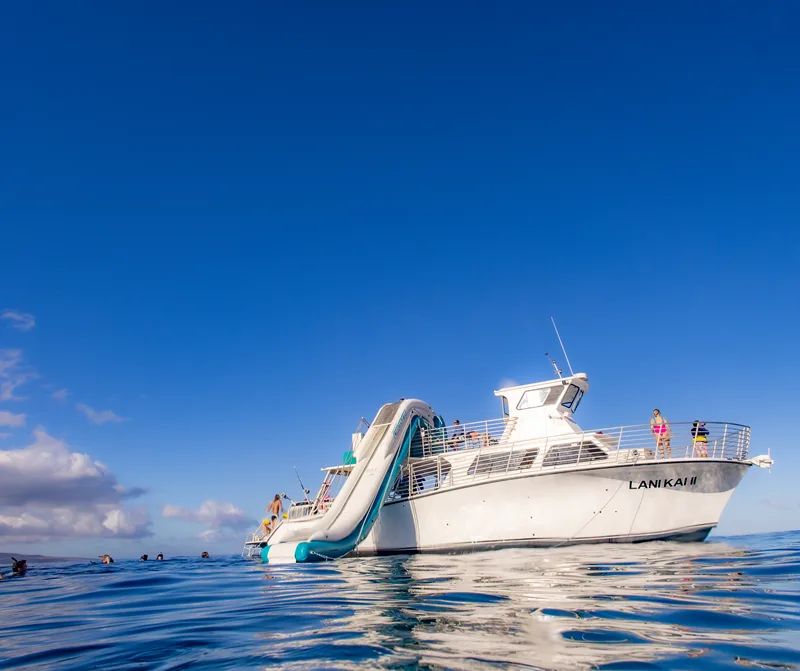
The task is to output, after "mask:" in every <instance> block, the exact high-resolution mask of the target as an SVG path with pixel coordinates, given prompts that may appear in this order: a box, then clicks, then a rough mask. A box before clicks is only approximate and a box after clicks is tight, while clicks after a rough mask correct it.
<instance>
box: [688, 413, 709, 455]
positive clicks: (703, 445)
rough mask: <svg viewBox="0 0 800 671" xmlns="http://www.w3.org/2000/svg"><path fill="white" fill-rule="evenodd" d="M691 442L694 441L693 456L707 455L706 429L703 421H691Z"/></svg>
mask: <svg viewBox="0 0 800 671" xmlns="http://www.w3.org/2000/svg"><path fill="white" fill-rule="evenodd" d="M689 433H691V434H692V442H693V443H694V456H696V457H707V456H708V429H707V428H706V423H705V422H698V421H695V422H692V429H691V431H690V432H689Z"/></svg>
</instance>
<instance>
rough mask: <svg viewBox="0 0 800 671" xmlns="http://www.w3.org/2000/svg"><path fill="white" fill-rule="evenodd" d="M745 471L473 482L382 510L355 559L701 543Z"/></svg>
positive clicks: (717, 465)
mask: <svg viewBox="0 0 800 671" xmlns="http://www.w3.org/2000/svg"><path fill="white" fill-rule="evenodd" d="M749 467H750V463H748V462H744V461H731V460H712V459H702V460H701V459H688V460H685V461H677V460H676V461H667V462H661V463H659V462H655V463H653V462H651V463H647V464H640V465H635V466H633V465H620V466H607V467H589V468H580V469H575V470H571V471H566V472H565V471H559V472H547V471H538V472H536V473H534V474H529V475H524V476H520V477H513V478H509V479H501V480H497V479H494V480H481V479H480V477H478V478H476V479H475V480H474V481H473V482H471V483H469V484H466V485H465V486H460V487H454V488H445V489H440V490H437V491H434V492H431V493H430V494H425V493H424V492H423V493H422V494H421V495H417V496H415V497H413V498H411V499H408V500H404V501H398V502H389V503H387V504H385V505H384V507H383V508H382V509H381V513H380V516H379V517H378V520H377V522H376V524H375V526H374V527H373V529H372V531H371V532H370V534H369V535H368V536H367V538H366V539H365V540H364V542H363V543H361V544H360V545H359V546H358V548H357V551H356V552H357V554H359V555H370V554H392V553H412V552H469V551H474V550H484V549H491V548H500V547H522V546H544V547H546V546H553V545H562V544H567V543H597V542H620V543H626V542H628V543H631V542H639V541H646V540H661V539H670V540H703V539H704V538H705V537H706V536H707V535H708V533H709V531H710V530H711V529H712V528H713V527H714V526H716V524H717V523H718V522H719V519H720V516H721V515H722V511H723V510H724V508H725V506H726V504H727V503H728V500H729V499H730V497H731V495H732V494H733V491H734V489H735V488H736V486H737V485H738V484H739V482H740V481H741V479H742V477H743V476H744V474H745V472H746V471H747V469H748V468H749Z"/></svg>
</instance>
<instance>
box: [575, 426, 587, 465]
mask: <svg viewBox="0 0 800 671" xmlns="http://www.w3.org/2000/svg"><path fill="white" fill-rule="evenodd" d="M585 436H586V432H585V431H584V432H583V433H582V434H581V442H580V445H578V461H576V462H575V465H576V466H577V465H578V464H580V463H581V452H582V451H583V439H584V437H585Z"/></svg>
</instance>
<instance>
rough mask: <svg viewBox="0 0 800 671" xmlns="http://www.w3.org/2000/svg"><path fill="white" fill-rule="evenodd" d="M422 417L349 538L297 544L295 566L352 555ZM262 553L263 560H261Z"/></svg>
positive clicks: (413, 424) (414, 422)
mask: <svg viewBox="0 0 800 671" xmlns="http://www.w3.org/2000/svg"><path fill="white" fill-rule="evenodd" d="M422 421H423V419H422V417H419V416H417V417H414V419H413V420H411V424H410V425H409V427H408V430H407V431H406V436H405V438H404V439H403V444H402V445H401V446H400V449H399V450H398V451H397V454H396V455H395V457H394V461H393V462H392V465H391V467H390V468H389V470H388V471H387V473H386V475H385V476H384V478H383V482H382V483H381V487H380V489H379V490H378V495H377V496H376V497H375V498H374V499H373V501H372V504H371V505H370V507H369V509H368V510H367V513H366V515H364V517H362V518H361V520H359V522H358V524H356V525H355V528H354V529H353V531H352V533H350V534H348V535H347V536H346V537H345V538H342V539H341V540H338V541H306V542H305V543H300V544H299V545H298V546H297V548H296V549H295V551H294V559H295V561H296V562H317V561H325V560H326V559H337V558H338V557H342V556H343V555H346V554H347V553H348V552H352V551H353V550H354V549H355V548H356V547H357V546H358V544H359V543H361V541H363V540H364V539H365V538H366V537H367V534H369V532H370V530H371V529H372V526H373V525H374V524H375V520H377V519H378V513H379V512H380V510H381V507H382V506H383V502H384V501H385V500H386V495H387V494H388V493H389V488H390V487H391V486H392V485H393V484H394V482H395V480H397V475H398V473H399V471H400V467H401V465H402V464H403V462H404V461H405V460H406V457H407V456H408V450H409V449H410V447H411V440H412V438H413V437H414V434H416V432H417V431H418V430H419V427H420V424H421V423H422ZM263 556H264V555H263V552H262V558H263Z"/></svg>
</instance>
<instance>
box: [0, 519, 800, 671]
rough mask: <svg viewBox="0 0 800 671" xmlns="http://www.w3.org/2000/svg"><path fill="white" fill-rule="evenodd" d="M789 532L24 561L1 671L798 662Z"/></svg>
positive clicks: (794, 552)
mask: <svg viewBox="0 0 800 671" xmlns="http://www.w3.org/2000/svg"><path fill="white" fill-rule="evenodd" d="M799 574H800V535H798V534H790V535H785V536H775V535H772V536H763V537H761V538H759V539H747V540H738V541H731V543H730V544H726V543H721V542H714V543H705V544H686V545H681V544H670V543H655V544H643V545H602V546H601V545H598V546H582V547H569V548H567V547H564V548H558V549H541V550H504V551H500V552H486V553H480V554H472V555H460V556H444V555H421V556H414V557H383V558H369V559H352V560H342V561H338V562H334V563H330V564H322V565H295V566H269V565H263V564H261V563H259V562H255V561H245V560H242V559H240V558H239V557H213V558H211V559H205V560H201V559H199V558H185V559H175V560H172V559H171V560H169V561H165V562H139V561H124V560H123V561H117V562H116V563H115V564H113V565H110V566H103V565H91V566H90V565H71V566H58V567H55V566H36V565H32V566H30V567H29V570H28V572H27V574H26V575H25V576H23V577H13V578H9V579H7V580H3V581H2V582H0V602H1V603H2V605H3V609H2V612H3V613H5V614H6V616H5V617H3V616H0V671H5V670H6V669H17V668H19V669H23V668H24V669H48V671H50V670H51V669H52V670H55V671H78V670H83V669H87V668H102V669H104V671H111V670H114V669H129V668H142V669H164V670H168V669H241V668H255V669H292V670H295V669H321V668H324V669H355V668H359V669H374V668H383V669H415V668H421V669H493V668H503V669H505V668H519V669H558V670H559V671H561V670H570V669H590V668H595V669H604V670H612V669H643V668H651V669H708V670H709V671H710V670H712V669H713V670H716V669H724V668H741V667H750V668H762V669H763V668H770V669H800V654H799V653H798V650H800V634H799V632H800V621H798V619H799V616H798V612H800V608H799V607H800V583H798V575H799Z"/></svg>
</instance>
